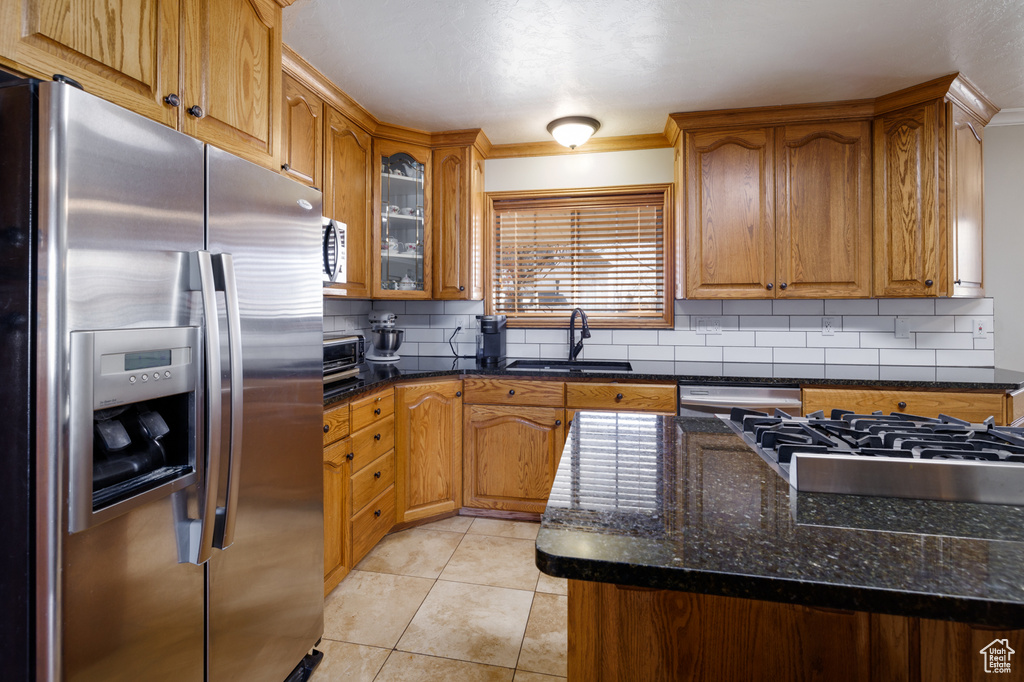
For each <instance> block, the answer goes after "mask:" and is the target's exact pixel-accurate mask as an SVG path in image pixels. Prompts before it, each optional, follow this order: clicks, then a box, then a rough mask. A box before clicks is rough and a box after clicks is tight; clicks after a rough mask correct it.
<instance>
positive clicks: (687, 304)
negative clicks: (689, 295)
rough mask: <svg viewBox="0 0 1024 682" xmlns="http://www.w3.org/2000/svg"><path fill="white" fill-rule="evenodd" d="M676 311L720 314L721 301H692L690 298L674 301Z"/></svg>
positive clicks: (689, 313) (691, 313)
mask: <svg viewBox="0 0 1024 682" xmlns="http://www.w3.org/2000/svg"><path fill="white" fill-rule="evenodd" d="M676 311H677V312H678V313H679V314H680V315H691V316H692V315H721V314H722V302H721V301H694V300H690V299H686V300H682V301H676Z"/></svg>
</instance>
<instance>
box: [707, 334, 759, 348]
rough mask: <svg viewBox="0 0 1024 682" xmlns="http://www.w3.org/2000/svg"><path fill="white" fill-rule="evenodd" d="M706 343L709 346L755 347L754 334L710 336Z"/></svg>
mask: <svg viewBox="0 0 1024 682" xmlns="http://www.w3.org/2000/svg"><path fill="white" fill-rule="evenodd" d="M704 342H705V343H706V344H707V345H709V346H753V345H754V332H722V333H721V334H708V335H707V338H706V339H705V341H704Z"/></svg>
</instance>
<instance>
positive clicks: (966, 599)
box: [536, 412, 1024, 628]
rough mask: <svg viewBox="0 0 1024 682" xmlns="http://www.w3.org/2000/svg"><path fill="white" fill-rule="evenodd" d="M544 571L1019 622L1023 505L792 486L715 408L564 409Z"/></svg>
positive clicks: (540, 549)
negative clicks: (568, 418)
mask: <svg viewBox="0 0 1024 682" xmlns="http://www.w3.org/2000/svg"><path fill="white" fill-rule="evenodd" d="M536 557H537V565H538V567H539V568H540V569H541V570H542V571H544V572H545V573H548V574H550V575H554V576H559V577H564V578H570V579H576V580H584V581H597V582H602V583H613V584H618V585H627V586H636V587H645V588H657V589H668V590H679V591H684V592H693V593H700V594H708V595H720V596H726V597H741V598H749V599H757V600H763V601H768V602H783V603H790V604H799V605H805V606H814V607H822V608H832V609H850V610H854V611H866V612H875V613H883V614H893V615H899V616H910V617H922V618H930V619H937V620H947V621H960V622H964V623H973V624H979V625H985V626H992V627H998V628H1021V627H1024V507H1010V506H999V505H982V504H968V503H951V502H934V501H924V500H901V499H889V498H872V497H859V496H849V495H825V494H805V493H799V494H798V493H797V492H796V491H795V490H793V489H791V488H790V487H789V485H788V483H787V482H786V481H785V480H783V479H782V478H781V477H780V476H779V475H778V474H777V473H776V472H775V471H774V470H773V469H772V468H771V467H770V466H769V465H768V464H767V463H766V462H765V461H764V460H763V459H762V458H761V457H760V456H759V455H758V454H757V453H755V452H754V451H753V450H752V449H750V448H749V447H748V446H747V445H746V444H745V443H744V442H743V441H742V440H741V439H740V438H739V437H738V436H736V435H735V434H734V433H733V432H732V431H731V430H730V429H729V428H728V426H727V425H726V424H725V423H724V422H722V421H720V420H718V419H688V418H679V417H675V418H673V417H662V416H655V415H645V414H638V413H596V412H581V413H578V414H577V415H576V417H575V419H574V421H573V425H572V427H571V429H570V435H569V437H568V439H567V441H566V446H565V449H564V451H563V454H562V459H561V462H560V464H559V468H558V471H557V475H556V478H555V482H554V486H553V489H552V493H551V497H550V499H549V501H548V506H547V510H546V511H545V513H544V516H543V520H542V525H541V529H540V532H539V534H538V536H537V552H536Z"/></svg>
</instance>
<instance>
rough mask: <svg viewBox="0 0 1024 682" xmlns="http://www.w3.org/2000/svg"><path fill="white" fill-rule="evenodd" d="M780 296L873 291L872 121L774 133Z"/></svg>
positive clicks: (795, 127) (785, 128) (797, 127)
mask: <svg viewBox="0 0 1024 682" xmlns="http://www.w3.org/2000/svg"><path fill="white" fill-rule="evenodd" d="M775 143H776V146H775V160H776V167H775V168H776V171H775V181H776V211H775V216H776V232H775V252H776V260H775V263H776V264H775V272H776V275H775V278H776V283H775V286H776V294H775V295H776V296H777V297H779V298H835V297H850V298H854V297H862V298H866V297H868V296H870V295H871V123H870V122H869V121H849V122H842V123H811V124H804V125H790V126H783V127H780V128H778V129H776V131H775Z"/></svg>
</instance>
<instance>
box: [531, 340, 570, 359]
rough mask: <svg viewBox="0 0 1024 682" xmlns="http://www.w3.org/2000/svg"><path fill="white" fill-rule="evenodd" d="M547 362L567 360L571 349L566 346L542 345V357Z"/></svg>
mask: <svg viewBox="0 0 1024 682" xmlns="http://www.w3.org/2000/svg"><path fill="white" fill-rule="evenodd" d="M538 357H542V358H544V359H546V360H567V359H568V358H569V347H568V346H567V345H566V344H556V343H542V344H540V355H539V356H538Z"/></svg>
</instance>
